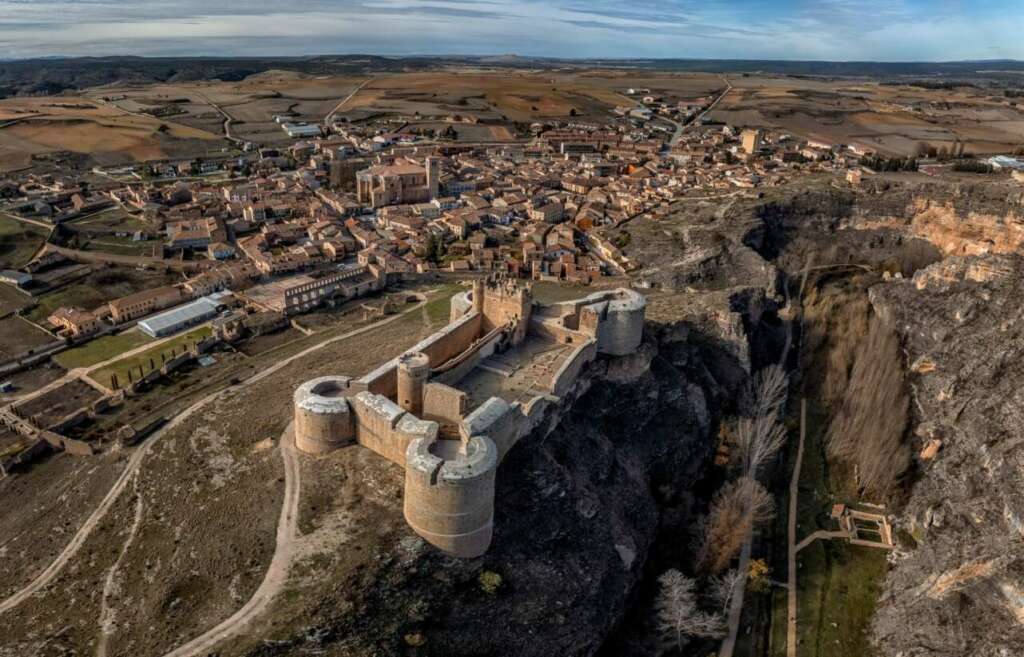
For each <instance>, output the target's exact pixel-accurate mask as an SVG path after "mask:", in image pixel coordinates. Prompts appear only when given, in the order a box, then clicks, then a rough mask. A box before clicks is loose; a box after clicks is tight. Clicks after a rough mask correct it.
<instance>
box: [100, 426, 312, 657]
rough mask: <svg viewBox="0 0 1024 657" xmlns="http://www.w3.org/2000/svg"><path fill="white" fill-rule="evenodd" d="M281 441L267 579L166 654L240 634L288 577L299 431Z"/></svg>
mask: <svg viewBox="0 0 1024 657" xmlns="http://www.w3.org/2000/svg"><path fill="white" fill-rule="evenodd" d="M279 443H280V447H281V458H282V459H283V460H284V481H285V483H284V486H285V488H284V503H283V504H282V505H281V515H280V517H279V519H278V521H277V541H276V544H275V547H274V556H273V558H272V559H271V560H270V567H269V568H267V573H266V574H265V575H264V576H263V581H262V582H260V586H259V588H258V589H256V592H255V593H253V595H252V597H251V598H249V601H248V602H246V603H245V604H244V605H243V606H242V608H241V609H239V610H238V611H236V612H235V613H234V614H232V615H231V616H230V617H229V618H227V619H226V620H224V621H222V622H221V623H220V624H218V625H217V626H216V627H214V628H213V629H211V630H208V631H206V632H204V633H203V634H201V635H199V636H197V637H196V638H194V639H192V640H191V641H189V642H188V643H186V644H185V645H183V646H180V647H178V648H176V649H174V650H172V651H171V652H169V653H167V654H166V655H165V657H190V656H191V655H196V654H203V655H205V654H207V653H208V652H209V651H210V649H211V648H213V647H214V646H216V645H217V644H218V643H220V642H221V641H224V640H226V639H229V638H231V637H233V636H236V635H238V634H239V633H240V632H241V631H242V630H244V629H245V627H246V626H247V625H248V624H249V623H251V622H252V621H253V620H254V619H256V618H257V617H258V616H259V615H260V614H262V613H263V612H264V611H265V610H266V608H267V607H268V606H269V605H270V603H271V601H273V599H274V598H275V597H277V594H278V593H280V592H281V588H282V587H283V586H284V584H285V582H286V581H287V580H288V569H289V567H290V566H291V562H292V554H293V553H294V552H295V538H296V535H297V534H298V518H299V494H300V491H301V489H302V471H301V469H300V468H299V460H298V458H297V457H296V454H295V434H294V432H293V431H292V425H291V424H289V425H288V427H287V428H286V429H285V430H284V433H283V434H281V438H280V440H279ZM100 657H103V656H100Z"/></svg>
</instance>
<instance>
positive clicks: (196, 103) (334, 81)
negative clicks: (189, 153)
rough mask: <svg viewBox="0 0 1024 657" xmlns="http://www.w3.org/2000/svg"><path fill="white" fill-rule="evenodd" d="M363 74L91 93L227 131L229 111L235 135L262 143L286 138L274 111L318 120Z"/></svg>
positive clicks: (261, 77)
mask: <svg viewBox="0 0 1024 657" xmlns="http://www.w3.org/2000/svg"><path fill="white" fill-rule="evenodd" d="M362 81H363V79H362V78H349V77H335V76H329V77H324V76H321V77H314V76H310V75H305V74H301V73H295V72H291V71H274V70H270V71H265V72H263V73H258V74H256V75H252V76H249V77H248V78H246V79H244V80H241V81H239V82H222V81H213V82H195V83H183V84H159V85H150V86H145V87H137V86H133V87H104V88H103V89H102V90H96V91H93V92H90V96H91V97H95V98H100V97H103V98H109V99H110V100H109V102H110V103H111V104H113V105H115V106H117V107H119V108H121V109H123V110H126V111H130V112H141V113H149V114H158V115H162V116H165V117H168V120H173V121H174V122H176V123H180V124H182V125H187V126H190V127H191V128H194V129H197V130H203V131H208V132H212V133H215V134H219V135H223V123H224V116H223V115H222V114H221V112H220V111H218V108H220V110H222V111H224V112H226V113H227V114H228V115H229V116H230V117H231V118H232V119H233V123H232V134H233V135H234V136H237V137H239V138H241V139H248V140H252V141H258V142H274V141H287V140H288V136H287V135H286V134H285V133H284V132H283V131H282V130H281V126H280V125H278V124H277V123H275V122H274V116H276V115H281V114H290V115H293V116H294V117H295V120H296V121H305V122H310V123H317V122H321V121H323V120H324V118H325V117H326V116H327V114H329V113H330V112H331V110H332V109H334V107H335V106H336V105H337V104H338V102H339V101H340V100H341V99H343V98H344V97H346V96H348V95H349V93H351V91H352V90H353V89H354V88H355V87H356V86H357V85H358V84H359V83H360V82H362Z"/></svg>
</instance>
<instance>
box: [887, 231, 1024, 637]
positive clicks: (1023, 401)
mask: <svg viewBox="0 0 1024 657" xmlns="http://www.w3.org/2000/svg"><path fill="white" fill-rule="evenodd" d="M968 248H972V247H970V246H968ZM1021 281H1024V258H1022V257H1021V256H1019V255H1012V256H998V255H985V256H969V257H951V258H948V259H946V260H944V261H943V262H941V263H937V264H934V265H932V266H930V267H928V268H926V269H924V270H922V271H920V272H918V274H917V275H916V276H915V277H914V278H913V280H909V281H900V282H893V283H890V284H886V285H881V286H876V287H874V288H872V290H871V300H872V303H873V304H874V307H875V308H876V310H878V311H879V312H880V313H882V314H883V315H885V316H888V317H890V318H891V319H892V320H893V321H894V323H895V325H896V327H897V329H898V330H899V332H900V333H901V335H902V336H903V339H904V343H905V350H906V355H907V361H908V365H909V369H910V371H911V372H912V374H911V381H910V383H911V387H912V390H913V398H914V412H915V427H916V429H915V441H916V447H917V449H918V450H919V453H920V455H921V457H920V458H919V463H918V465H919V477H918V479H917V481H916V483H915V484H914V486H913V490H912V493H911V495H910V497H909V499H908V502H907V505H906V508H905V510H904V511H903V513H902V514H901V518H900V522H899V525H900V527H901V528H902V529H903V530H904V532H905V534H904V541H905V543H906V544H908V545H906V546H905V547H904V549H902V550H901V551H900V552H898V553H897V554H896V555H894V567H893V568H892V569H891V572H890V574H889V576H888V578H887V580H886V584H885V592H884V594H883V596H882V599H881V601H880V605H879V609H878V612H877V615H876V618H875V622H874V626H873V632H874V639H875V640H876V642H877V644H878V646H879V649H880V650H881V652H882V653H883V654H886V655H902V656H903V657H916V656H918V655H921V656H923V655H929V656H932V657H935V656H945V655H948V656H949V657H953V656H960V655H979V656H983V655H999V656H1002V655H1007V656H1009V655H1016V654H1019V649H1020V646H1022V645H1024V430H1022V428H1021V427H1022V421H1024V392H1022V391H1024V386H1022V384H1024V359H1022V357H1024V328H1022V321H1024V304H1022V302H1021V297H1020V289H1021V287H1020V286H1021Z"/></svg>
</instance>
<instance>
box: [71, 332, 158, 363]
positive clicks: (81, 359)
mask: <svg viewBox="0 0 1024 657" xmlns="http://www.w3.org/2000/svg"><path fill="white" fill-rule="evenodd" d="M152 340H153V339H152V338H151V337H149V336H148V335H146V334H145V333H143V332H142V331H140V330H138V329H131V330H129V331H125V332H124V333H118V334H116V335H105V336H103V337H101V338H96V339H95V340H91V341H89V342H87V343H85V344H83V345H82V346H80V347H75V348H74V349H68V350H67V351H65V352H62V353H60V354H57V355H56V356H54V360H56V361H57V363H58V364H60V366H61V367H64V368H66V369H69V370H70V369H74V368H76V367H91V366H93V365H95V364H96V363H102V362H104V361H107V360H110V359H111V358H117V357H118V356H119V355H121V354H123V353H124V352H126V351H128V350H129V349H134V348H136V347H138V346H140V345H144V344H146V343H147V342H152Z"/></svg>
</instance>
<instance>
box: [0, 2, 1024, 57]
mask: <svg viewBox="0 0 1024 657" xmlns="http://www.w3.org/2000/svg"><path fill="white" fill-rule="evenodd" d="M1022 34H1024V0H973V1H966V0H965V1H959V0H482V1H471V0H425V1H413V0H274V1H271V0H219V1H217V0H0V58H23V57H36V56H51V55H150V56H190V55H195V56H200V55H214V56H218V55H246V56H279V55H320V54H348V53H364V54H375V55H414V54H436V55H498V54H517V55H524V56H549V57H566V58H573V57H579V58H598V57H609V58H612V57H614V58H696V59H788V60H808V59H814V60H832V61H952V60H965V59H1021V60H1024V36H1022Z"/></svg>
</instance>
